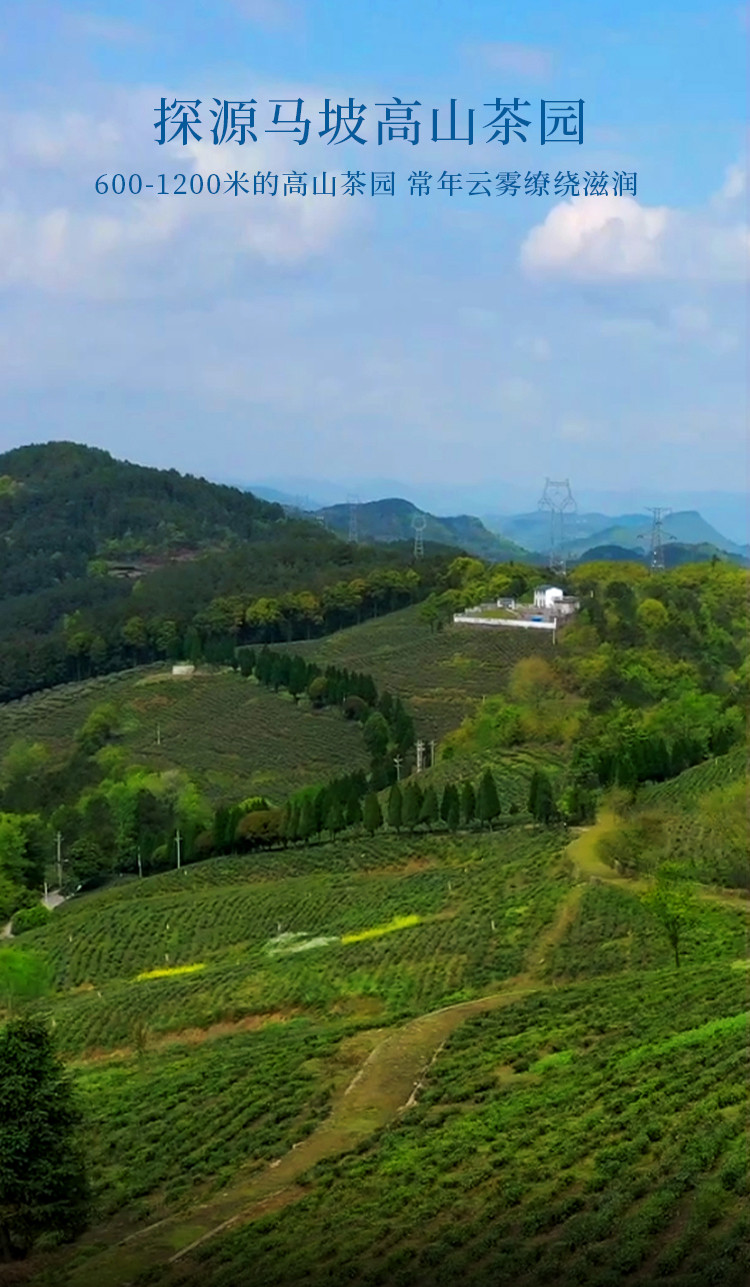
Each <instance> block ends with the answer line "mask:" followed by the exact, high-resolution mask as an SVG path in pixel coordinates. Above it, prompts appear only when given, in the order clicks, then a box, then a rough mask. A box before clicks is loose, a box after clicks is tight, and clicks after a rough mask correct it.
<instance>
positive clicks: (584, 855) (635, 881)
mask: <svg viewBox="0 0 750 1287" xmlns="http://www.w3.org/2000/svg"><path fill="white" fill-rule="evenodd" d="M618 825H619V820H618V818H617V816H616V815H615V814H614V813H613V812H612V811H611V810H609V809H603V810H601V812H600V813H599V815H598V817H597V820H596V822H595V823H594V825H593V826H592V827H585V828H582V829H581V831H580V832H579V834H578V835H577V836H576V838H575V840H572V841H571V843H570V844H569V845H568V857H569V858H570V860H571V862H572V863H573V878H574V879H581V878H585V879H588V880H594V881H596V880H598V881H600V882H601V883H602V884H603V885H612V886H613V887H614V888H615V889H624V890H626V891H627V893H629V894H641V893H643V892H644V891H645V890H646V889H648V887H649V885H650V883H651V882H650V881H649V880H644V879H639V878H636V877H633V876H620V875H618V874H617V872H614V871H613V870H612V868H611V867H608V866H607V864H606V863H605V862H602V859H601V858H600V857H599V855H598V853H597V849H598V843H599V840H600V839H601V837H602V836H604V835H607V834H608V833H609V832H610V831H615V830H616V829H617V827H618ZM697 894H698V897H699V898H701V899H703V901H704V902H707V903H719V905H720V906H722V907H730V908H733V909H734V910H736V911H743V912H745V913H746V914H750V899H748V898H747V897H745V896H744V894H743V891H742V890H739V889H708V888H705V887H701V888H698V890H697Z"/></svg>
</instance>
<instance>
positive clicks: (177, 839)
mask: <svg viewBox="0 0 750 1287" xmlns="http://www.w3.org/2000/svg"><path fill="white" fill-rule="evenodd" d="M181 843H182V836H181V835H180V828H179V827H178V828H177V831H176V833H175V844H176V845H177V870H178V871H179V870H180V857H181V854H180V845H181Z"/></svg>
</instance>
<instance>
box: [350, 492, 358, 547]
mask: <svg viewBox="0 0 750 1287" xmlns="http://www.w3.org/2000/svg"><path fill="white" fill-rule="evenodd" d="M347 505H348V506H349V544H350V545H356V544H357V542H358V541H359V529H358V525H357V514H358V510H359V497H358V496H348V497H347Z"/></svg>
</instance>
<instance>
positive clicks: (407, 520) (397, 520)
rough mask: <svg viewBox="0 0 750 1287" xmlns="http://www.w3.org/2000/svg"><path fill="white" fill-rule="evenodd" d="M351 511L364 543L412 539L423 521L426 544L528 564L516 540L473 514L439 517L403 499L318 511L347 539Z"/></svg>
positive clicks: (329, 524)
mask: <svg viewBox="0 0 750 1287" xmlns="http://www.w3.org/2000/svg"><path fill="white" fill-rule="evenodd" d="M352 512H354V515H355V518H356V525H357V535H358V538H359V539H361V540H366V541H375V542H381V541H383V542H385V541H410V540H413V539H414V533H415V529H414V520H415V519H417V520H419V519H420V518H421V519H423V520H424V528H423V531H422V537H423V539H424V541H425V543H427V542H431V543H434V544H439V545H455V546H456V547H457V548H458V549H462V550H466V552H467V553H469V554H475V555H476V556H477V558H482V559H493V560H496V561H498V562H502V561H506V560H508V559H517V560H519V561H523V562H527V561H529V554H528V551H527V550H525V549H523V548H522V547H521V546H520V545H518V544H516V542H515V541H512V540H509V539H508V538H507V537H505V536H500V535H498V534H497V533H496V532H491V531H489V530H488V528H486V527H485V525H484V523H483V522H482V521H481V519H479V518H475V517H473V516H472V515H470V514H457V515H451V516H447V517H437V516H436V515H434V514H428V513H426V512H425V511H424V510H421V509H419V508H418V507H417V506H416V505H414V504H412V502H411V501H408V500H403V499H402V498H401V497H389V498H387V499H385V500H377V501H366V502H364V503H361V504H357V505H356V506H355V507H354V511H352V507H350V506H349V505H328V506H324V508H323V509H320V510H318V511H317V517H318V518H320V519H322V520H323V521H324V522H325V523H326V525H327V526H328V527H330V528H332V529H333V531H334V532H338V533H340V534H341V535H343V536H346V535H347V534H348V532H349V525H350V521H351V517H352Z"/></svg>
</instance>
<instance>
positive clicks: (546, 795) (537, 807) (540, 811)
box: [531, 769, 557, 825]
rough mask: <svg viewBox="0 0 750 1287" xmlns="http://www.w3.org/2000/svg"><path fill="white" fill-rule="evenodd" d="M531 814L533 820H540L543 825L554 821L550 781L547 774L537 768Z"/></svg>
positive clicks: (554, 813) (554, 809)
mask: <svg viewBox="0 0 750 1287" xmlns="http://www.w3.org/2000/svg"><path fill="white" fill-rule="evenodd" d="M531 814H532V817H533V818H534V821H535V822H541V823H543V824H544V825H547V823H550V822H554V820H555V818H556V816H557V809H556V808H555V797H554V795H553V793H552V783H551V782H550V780H549V776H548V775H547V774H546V773H543V772H542V770H541V769H540V770H538V775H537V784H536V790H535V793H534V807H533V809H531Z"/></svg>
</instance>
